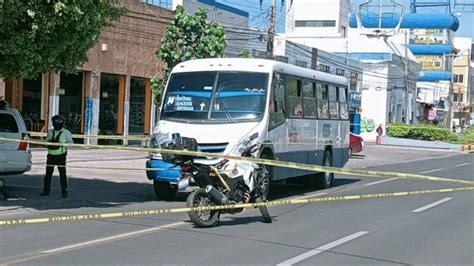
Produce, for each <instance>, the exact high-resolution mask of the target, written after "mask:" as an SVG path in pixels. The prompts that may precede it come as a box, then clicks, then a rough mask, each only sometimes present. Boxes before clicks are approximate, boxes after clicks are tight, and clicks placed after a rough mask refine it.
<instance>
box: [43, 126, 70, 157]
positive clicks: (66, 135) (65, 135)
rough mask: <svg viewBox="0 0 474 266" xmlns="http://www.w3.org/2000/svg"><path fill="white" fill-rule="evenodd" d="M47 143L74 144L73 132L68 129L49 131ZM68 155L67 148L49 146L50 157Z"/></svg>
mask: <svg viewBox="0 0 474 266" xmlns="http://www.w3.org/2000/svg"><path fill="white" fill-rule="evenodd" d="M46 141H47V142H53V143H72V138H71V132H69V130H67V129H64V128H63V129H61V130H54V129H50V130H48V135H47V137H46ZM66 153H67V148H66V147H63V146H52V145H49V146H48V154H50V155H63V154H66Z"/></svg>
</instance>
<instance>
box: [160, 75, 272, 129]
mask: <svg viewBox="0 0 474 266" xmlns="http://www.w3.org/2000/svg"><path fill="white" fill-rule="evenodd" d="M267 89H268V74H267V73H253V72H217V71H212V72H211V71H206V72H188V73H175V74H172V75H171V77H170V80H169V83H168V87H167V91H166V95H165V98H164V102H163V110H162V112H161V119H164V120H187V121H193V122H197V121H202V122H236V121H255V120H259V119H261V117H262V116H263V113H264V110H265V100H266V95H267Z"/></svg>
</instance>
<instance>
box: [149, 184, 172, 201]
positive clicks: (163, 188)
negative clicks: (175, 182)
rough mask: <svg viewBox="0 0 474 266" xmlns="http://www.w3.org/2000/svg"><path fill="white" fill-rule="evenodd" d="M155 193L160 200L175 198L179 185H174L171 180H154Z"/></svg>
mask: <svg viewBox="0 0 474 266" xmlns="http://www.w3.org/2000/svg"><path fill="white" fill-rule="evenodd" d="M153 189H154V190H155V195H156V196H157V197H158V199H160V200H166V201H170V200H174V199H175V197H176V194H177V193H178V187H176V186H172V185H171V184H170V183H169V182H165V181H157V180H153Z"/></svg>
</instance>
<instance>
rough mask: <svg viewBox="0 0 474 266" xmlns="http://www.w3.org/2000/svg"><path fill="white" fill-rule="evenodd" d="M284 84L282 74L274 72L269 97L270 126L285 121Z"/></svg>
mask: <svg viewBox="0 0 474 266" xmlns="http://www.w3.org/2000/svg"><path fill="white" fill-rule="evenodd" d="M285 85H286V84H285V79H284V76H283V75H281V74H280V73H277V72H275V73H274V75H273V81H272V95H271V97H270V128H273V127H276V126H278V125H280V124H281V123H283V122H284V121H285Z"/></svg>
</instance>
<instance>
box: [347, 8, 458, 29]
mask: <svg viewBox="0 0 474 266" xmlns="http://www.w3.org/2000/svg"><path fill="white" fill-rule="evenodd" d="M379 17H380V15H379V14H378V13H372V12H367V13H362V14H361V23H362V26H364V28H371V29H376V28H378V27H379ZM399 21H400V14H399V13H395V12H393V13H392V12H387V13H383V14H382V28H386V29H389V28H395V27H396V26H397V24H398V22H399ZM349 26H350V27H351V28H357V17H356V13H351V14H350V17H349ZM400 28H402V29H450V30H452V31H457V30H458V28H459V20H458V18H457V17H456V16H455V15H453V14H450V13H408V14H405V15H404V16H403V19H402V22H401V24H400Z"/></svg>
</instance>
